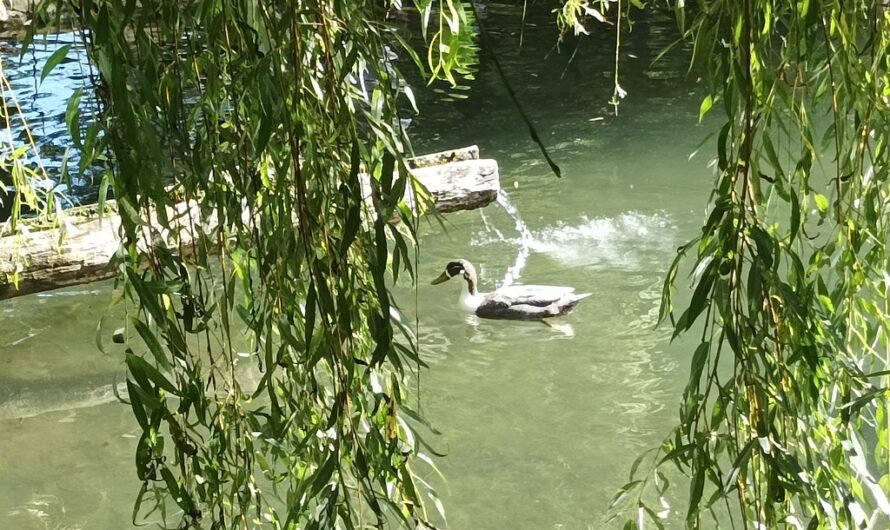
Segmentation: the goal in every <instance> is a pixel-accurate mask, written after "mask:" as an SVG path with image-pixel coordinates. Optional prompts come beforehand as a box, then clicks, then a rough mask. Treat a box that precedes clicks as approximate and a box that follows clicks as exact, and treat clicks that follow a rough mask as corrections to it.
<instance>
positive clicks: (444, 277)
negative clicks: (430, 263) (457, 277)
mask: <svg viewBox="0 0 890 530" xmlns="http://www.w3.org/2000/svg"><path fill="white" fill-rule="evenodd" d="M450 279H451V276H448V271H442V274H440V275H439V277H438V278H436V279H435V280H433V281H431V282H430V285H439V284H440V283H442V282H447V281H448V280H450Z"/></svg>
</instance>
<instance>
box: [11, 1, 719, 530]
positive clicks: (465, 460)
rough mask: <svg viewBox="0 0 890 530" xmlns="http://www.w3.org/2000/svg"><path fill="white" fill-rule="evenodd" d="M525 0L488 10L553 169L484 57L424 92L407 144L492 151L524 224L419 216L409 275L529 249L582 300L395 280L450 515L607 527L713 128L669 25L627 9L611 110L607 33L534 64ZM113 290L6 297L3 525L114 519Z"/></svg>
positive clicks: (644, 441) (480, 525) (664, 390)
mask: <svg viewBox="0 0 890 530" xmlns="http://www.w3.org/2000/svg"><path fill="white" fill-rule="evenodd" d="M520 10H521V7H520V8H515V7H505V6H497V5H494V4H492V6H491V7H490V8H489V10H488V15H487V17H488V23H489V25H490V26H491V27H492V30H493V36H494V37H495V38H496V39H497V41H498V49H500V50H502V52H503V55H502V57H501V60H502V62H503V63H504V66H505V69H506V71H507V72H508V75H510V77H511V80H512V81H513V82H514V85H515V88H516V90H517V93H518V94H519V96H520V98H522V100H523V101H524V102H525V103H526V105H527V106H528V110H529V114H530V115H531V117H532V118H533V120H534V121H535V122H536V124H537V126H538V127H539V132H540V133H541V136H542V137H543V138H544V139H545V141H546V142H547V144H548V145H549V146H550V147H551V149H552V154H553V156H554V158H555V159H556V161H557V162H558V163H559V164H560V166H561V167H562V170H563V173H564V175H565V176H564V178H562V179H557V178H555V177H554V176H553V175H552V174H550V173H549V171H548V169H547V166H546V164H545V163H544V162H543V161H542V160H541V158H540V157H539V155H538V152H537V148H536V147H535V146H534V144H532V143H531V142H530V141H529V139H528V135H527V133H526V132H525V130H524V126H523V125H522V123H521V122H520V121H519V120H518V119H517V117H516V115H515V113H514V112H512V110H511V108H510V105H509V102H508V100H507V98H506V95H505V93H504V91H503V89H502V88H501V86H500V84H499V81H498V79H497V77H496V76H495V75H494V73H493V71H492V69H491V65H490V63H489V61H488V60H483V63H482V65H481V66H480V72H479V75H478V76H477V80H476V81H475V82H474V84H473V88H474V90H473V92H472V93H471V97H470V98H469V99H468V100H463V101H454V102H451V103H444V104H439V105H436V106H432V105H431V103H430V102H431V101H432V100H431V99H430V97H427V98H421V100H422V103H423V102H426V103H427V105H426V106H425V107H424V108H423V113H422V114H421V115H420V116H418V117H415V119H414V123H413V124H412V126H411V128H410V129H409V131H410V132H411V133H412V134H413V135H414V137H415V147H416V148H417V151H418V152H427V151H431V150H435V149H438V148H446V147H455V146H460V145H468V144H473V143H475V144H478V145H480V147H481V150H482V154H483V156H484V157H488V158H495V159H497V160H498V162H499V164H500V171H501V181H502V184H503V186H504V187H505V188H506V189H507V190H508V192H509V197H510V200H511V201H512V203H513V204H514V205H515V206H516V208H517V209H518V210H519V212H520V214H521V219H522V220H523V221H524V223H526V224H527V226H528V228H529V230H530V232H531V235H532V237H531V238H530V239H527V240H526V241H523V240H522V238H521V237H520V236H519V233H518V232H517V230H516V227H515V219H513V218H512V217H510V216H509V215H508V214H507V213H506V212H505V210H504V209H503V208H501V207H500V206H498V205H492V206H490V207H488V208H486V209H485V210H484V216H485V219H483V214H482V213H480V212H479V211H473V212H462V213H458V214H453V215H449V216H448V217H447V220H446V221H447V228H448V230H447V233H446V232H444V231H443V230H442V229H441V227H439V226H438V225H437V224H435V223H432V224H428V225H425V227H424V229H423V231H422V240H421V249H422V250H421V258H420V264H419V272H420V275H421V277H422V278H426V279H430V280H431V279H432V278H434V277H435V276H437V275H438V273H439V272H440V271H441V269H442V267H443V266H444V264H445V263H446V262H447V261H449V260H451V259H453V258H457V257H463V258H467V259H470V260H471V261H473V262H474V263H475V264H476V266H477V270H479V272H480V274H481V277H482V278H481V283H482V288H483V290H488V289H492V288H494V287H495V286H496V284H497V283H498V282H500V281H501V280H502V279H503V278H504V275H505V274H506V272H507V269H508V267H510V266H511V265H513V264H514V261H515V260H516V257H517V253H518V252H520V251H521V250H523V248H524V249H525V250H526V251H527V252H528V260H527V263H526V264H525V267H524V268H523V270H522V274H521V278H520V280H519V281H520V282H526V283H544V284H546V283H553V284H564V285H572V286H575V287H577V288H578V289H579V290H581V291H588V292H592V293H593V296H592V297H590V298H588V299H587V300H585V301H584V302H583V303H582V304H581V305H580V306H579V307H578V309H577V310H576V311H575V312H574V313H573V314H571V315H569V316H568V317H566V318H565V319H564V322H565V323H567V324H570V325H571V327H572V328H573V330H574V336H566V335H564V334H562V333H559V332H557V331H554V330H552V329H549V328H547V327H545V326H543V325H539V324H536V323H527V322H525V323H524V322H497V321H495V322H492V321H481V322H468V319H467V316H466V315H464V314H463V313H461V312H460V311H459V309H458V308H457V304H456V302H457V296H458V286H457V285H456V283H454V282H449V283H446V284H444V285H439V286H430V285H428V281H427V282H424V283H422V284H421V285H420V287H419V289H418V291H417V299H416V304H415V296H414V291H413V290H411V289H409V288H407V287H405V288H403V289H401V290H399V291H398V296H399V300H400V302H401V305H402V307H403V308H404V309H405V311H406V312H408V313H409V314H411V315H414V314H417V315H419V317H420V343H421V353H422V355H423V357H424V359H425V360H426V361H427V362H428V363H429V365H430V369H429V370H427V371H424V372H423V373H422V377H421V397H422V408H423V412H424V413H425V415H426V416H427V417H428V418H429V419H430V421H431V422H432V423H433V424H434V425H435V427H436V428H437V429H438V430H439V431H441V432H442V435H440V436H432V437H431V439H430V441H431V442H432V443H433V445H434V446H435V447H436V448H437V449H438V450H439V451H441V452H443V453H446V455H447V456H445V457H443V458H439V459H437V464H438V466H439V467H440V469H441V471H442V472H443V474H444V475H445V476H446V477H447V482H445V483H438V484H437V487H438V489H439V490H440V493H441V494H442V496H443V498H444V501H445V505H446V510H447V517H448V523H449V527H450V528H453V529H500V528H524V529H525V528H527V529H555V528H559V529H588V528H609V527H611V526H614V525H609V524H606V523H605V522H604V519H603V518H604V516H605V514H606V509H607V505H608V501H609V499H610V498H611V497H612V495H613V494H614V493H615V491H616V489H617V488H618V487H620V486H621V485H622V484H623V483H624V482H625V481H626V479H627V473H628V470H629V468H630V465H631V463H632V462H633V460H634V459H635V457H636V456H637V455H638V454H640V452H641V451H642V450H644V449H647V448H649V447H652V446H655V445H657V444H658V443H659V442H660V441H661V440H662V439H663V438H664V436H665V435H666V434H667V432H668V430H669V428H670V426H671V425H672V422H673V421H674V418H675V416H676V405H675V404H676V403H677V402H678V399H679V396H680V392H681V390H682V386H683V383H684V380H685V378H686V374H687V364H688V360H689V357H690V353H691V352H689V351H688V349H687V348H684V344H683V343H680V344H675V345H674V346H669V344H668V337H669V333H668V331H667V330H666V329H658V330H655V329H653V325H654V323H655V319H656V316H657V311H658V303H659V296H660V288H661V282H662V279H663V276H664V273H665V271H666V269H667V267H668V265H669V263H670V260H671V259H672V257H673V256H674V252H675V249H676V247H677V246H678V245H679V244H681V243H682V242H683V241H684V240H685V239H687V238H688V237H690V236H691V235H693V234H694V233H695V231H696V229H697V227H698V223H699V222H700V221H701V217H702V212H703V211H704V206H705V201H706V199H707V193H708V189H709V184H710V170H709V169H707V168H706V164H707V159H706V158H703V157H702V156H698V157H695V158H693V159H692V160H691V161H689V160H688V157H689V154H690V153H692V152H693V151H694V150H695V149H696V147H697V145H698V143H699V142H700V141H701V140H702V139H703V138H704V137H705V135H706V134H707V133H708V132H709V129H708V128H705V127H701V126H697V125H696V124H697V109H698V102H699V99H698V97H697V96H696V95H695V91H696V86H695V80H694V79H687V78H686V77H685V64H684V63H683V58H682V54H678V55H676V56H670V57H669V58H668V59H667V61H666V62H664V63H662V64H660V65H656V66H651V65H650V64H649V62H650V61H651V59H652V58H653V57H654V56H655V55H656V54H657V52H658V51H659V50H660V49H661V47H663V46H664V45H666V44H668V43H670V42H671V41H672V40H673V39H674V38H675V35H674V34H673V32H672V26H671V24H670V23H669V22H665V21H659V22H657V23H646V22H645V21H641V22H639V23H638V24H637V26H635V28H634V32H633V33H631V34H630V35H629V36H628V37H627V48H626V49H625V55H626V56H625V57H624V66H623V68H624V69H625V72H624V73H623V74H622V84H623V86H624V87H625V89H627V90H628V91H629V96H628V98H627V99H625V101H624V102H622V105H621V107H620V109H619V111H620V114H619V116H618V117H615V116H612V115H609V114H608V113H609V112H610V111H611V107H609V106H608V104H607V102H608V99H609V96H610V94H611V90H612V88H611V81H610V75H611V70H610V68H611V66H610V57H609V56H610V54H611V50H612V47H611V44H610V41H609V37H608V36H606V35H601V36H593V37H591V38H589V39H587V40H585V41H582V43H581V46H580V48H579V51H578V54H577V55H576V59H575V61H574V62H573V63H572V64H571V65H569V66H568V67H567V66H566V63H567V60H568V57H569V55H570V54H571V52H572V51H573V48H574V43H566V44H564V45H563V50H562V53H561V54H558V55H557V54H555V53H554V54H552V55H551V56H550V57H549V58H548V59H547V60H546V61H545V60H544V55H545V54H546V53H547V51H548V50H549V49H550V48H551V46H552V43H553V42H554V35H553V33H552V30H551V29H549V28H548V27H547V26H548V20H549V19H548V18H547V17H549V14H547V13H546V12H544V13H533V16H532V18H531V20H530V22H531V25H530V26H528V27H527V29H526V34H525V42H526V46H525V47H524V48H523V50H522V52H521V54H517V53H515V52H512V53H508V52H507V50H508V49H510V47H511V46H512V45H513V43H514V42H515V40H516V39H517V37H518V35H517V33H518V27H519V23H518V20H519V12H520ZM529 43H536V44H535V46H531V45H530V44H529ZM631 55H632V56H631ZM406 67H407V65H406ZM563 73H565V75H564V76H563V75H562V74H563ZM599 118H603V119H599ZM709 148H710V146H709V147H706V148H705V149H703V151H705V152H707V151H708V150H709ZM486 221H487V223H486ZM524 245H525V246H524ZM108 302H109V285H108V284H107V283H106V284H94V285H90V286H86V287H81V288H74V289H69V290H64V291H58V292H53V293H46V294H43V295H37V296H29V297H25V298H21V299H16V300H11V301H6V302H2V303H0V352H2V353H0V528H2V529H6V528H9V529H47V528H48V529H55V528H59V529H62V528H65V529H121V528H128V527H129V518H130V513H131V510H132V503H133V498H134V495H135V494H136V492H137V490H138V483H137V481H136V479H135V475H134V472H133V455H134V446H135V441H136V440H135V438H134V434H135V433H136V432H137V426H136V424H135V421H134V420H133V419H132V418H131V414H130V410H129V409H128V408H127V407H126V406H125V405H120V404H118V403H116V402H115V401H114V398H113V394H112V392H111V385H112V384H113V383H114V381H115V377H116V376H117V377H118V380H119V376H120V373H119V372H120V370H121V352H120V351H119V350H115V349H113V348H112V349H109V350H108V352H107V353H106V354H102V353H100V352H99V351H98V350H97V348H96V346H95V340H94V332H95V329H96V324H97V323H98V320H99V318H100V317H101V315H102V314H103V312H104V311H105V308H106V307H107V305H108ZM675 508H679V509H682V507H681V506H677V507H675ZM671 517H672V519H678V518H679V519H682V514H677V513H673V514H672V515H671Z"/></svg>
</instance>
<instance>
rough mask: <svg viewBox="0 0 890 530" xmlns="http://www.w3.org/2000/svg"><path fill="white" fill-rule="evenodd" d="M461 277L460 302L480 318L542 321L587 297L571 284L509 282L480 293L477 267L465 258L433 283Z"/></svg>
mask: <svg viewBox="0 0 890 530" xmlns="http://www.w3.org/2000/svg"><path fill="white" fill-rule="evenodd" d="M456 276H460V277H461V278H463V279H464V285H463V286H462V289H461V293H460V300H459V301H460V305H461V307H462V308H463V309H466V310H467V311H471V312H473V313H475V314H476V316H478V317H480V318H496V319H507V320H542V319H545V318H551V317H558V316H561V315H565V314H567V313H569V312H570V311H571V310H572V309H574V308H575V306H576V305H577V304H578V302H580V301H581V300H583V299H584V298H587V297H588V296H590V293H582V294H578V293H575V288H574V287H564V286H561V285H512V286H509V287H502V288H500V289H498V290H496V291H495V292H493V293H480V292H479V289H478V285H479V278H478V277H477V276H476V269H475V268H474V267H473V265H472V264H471V263H470V262H469V261H467V260H465V259H459V260H455V261H451V262H449V263H448V265H446V266H445V270H444V271H443V272H442V274H440V275H439V277H438V278H436V279H435V280H433V281H432V284H433V285H436V284H440V283H442V282H446V281H448V280H450V279H451V278H454V277H456Z"/></svg>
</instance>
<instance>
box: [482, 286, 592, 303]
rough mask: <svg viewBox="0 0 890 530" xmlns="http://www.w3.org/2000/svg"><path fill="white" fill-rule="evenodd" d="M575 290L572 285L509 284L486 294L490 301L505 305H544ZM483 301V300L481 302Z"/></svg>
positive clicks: (487, 299)
mask: <svg viewBox="0 0 890 530" xmlns="http://www.w3.org/2000/svg"><path fill="white" fill-rule="evenodd" d="M574 292H575V288H574V287H563V286H561V285H511V286H510V287H503V288H501V289H498V290H497V291H495V292H493V293H491V294H490V295H488V296H486V297H485V298H486V302H487V301H489V300H490V301H492V302H494V303H497V304H499V305H500V304H505V305H530V306H536V307H545V306H548V305H550V304H552V303H553V302H556V301H558V300H561V299H563V298H564V297H566V296H569V295H571V294H572V293H574ZM483 303H484V302H483Z"/></svg>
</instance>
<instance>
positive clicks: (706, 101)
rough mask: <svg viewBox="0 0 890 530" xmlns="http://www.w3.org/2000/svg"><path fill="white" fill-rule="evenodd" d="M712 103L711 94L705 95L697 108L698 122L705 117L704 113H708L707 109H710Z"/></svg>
mask: <svg viewBox="0 0 890 530" xmlns="http://www.w3.org/2000/svg"><path fill="white" fill-rule="evenodd" d="M713 105H714V99H713V98H712V97H711V94H708V95H707V96H705V99H703V100H702V102H701V106H700V107H699V109H698V121H699V123H701V122H702V120H704V119H705V115H707V114H708V111H710V110H711V107H712V106H713Z"/></svg>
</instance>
